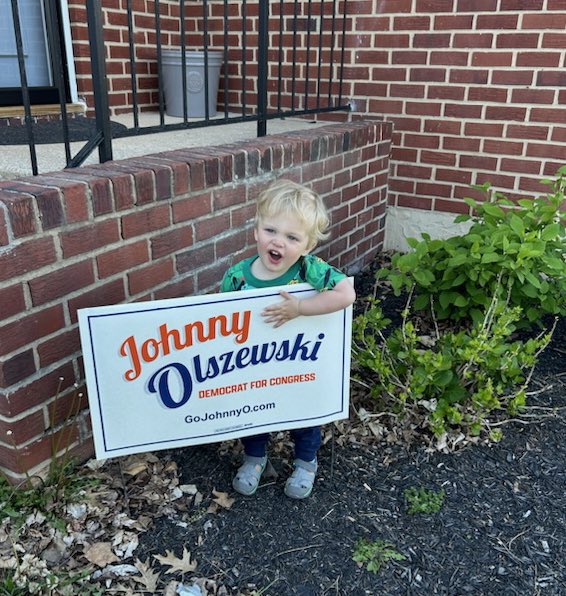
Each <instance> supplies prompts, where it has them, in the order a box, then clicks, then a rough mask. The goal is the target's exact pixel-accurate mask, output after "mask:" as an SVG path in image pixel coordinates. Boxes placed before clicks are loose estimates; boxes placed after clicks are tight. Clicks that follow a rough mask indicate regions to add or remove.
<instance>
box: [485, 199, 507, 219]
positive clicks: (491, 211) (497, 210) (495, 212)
mask: <svg viewBox="0 0 566 596" xmlns="http://www.w3.org/2000/svg"><path fill="white" fill-rule="evenodd" d="M483 209H484V211H485V212H486V213H487V214H488V215H491V216H492V217H495V218H497V219H504V218H505V212H504V211H503V209H501V207H498V206H497V205H493V204H492V203H485V205H484V206H483Z"/></svg>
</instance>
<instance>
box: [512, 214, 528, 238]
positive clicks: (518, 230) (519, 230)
mask: <svg viewBox="0 0 566 596" xmlns="http://www.w3.org/2000/svg"><path fill="white" fill-rule="evenodd" d="M509 225H510V226H511V229H512V230H513V231H514V232H515V234H517V236H519V237H520V238H523V237H524V236H525V226H524V224H523V220H522V219H521V218H520V217H519V216H518V215H517V214H516V213H512V214H511V218H510V220H509Z"/></svg>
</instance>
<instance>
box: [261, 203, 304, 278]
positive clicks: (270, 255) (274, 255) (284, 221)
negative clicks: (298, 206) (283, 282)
mask: <svg viewBox="0 0 566 596" xmlns="http://www.w3.org/2000/svg"><path fill="white" fill-rule="evenodd" d="M308 232H309V230H308V229H307V228H306V227H305V224H304V223H302V222H301V221H300V219H299V218H298V217H297V216H295V215H293V214H291V213H281V214H278V215H273V216H270V217H267V218H265V219H260V220H259V223H258V225H257V227H256V228H255V229H254V236H255V239H256V242H257V252H258V255H259V263H257V264H258V266H259V267H258V271H257V273H259V275H258V277H260V278H263V279H274V278H276V277H279V276H280V275H283V274H284V273H285V272H286V271H287V270H288V269H289V268H290V267H292V266H293V265H294V264H295V263H296V262H297V261H298V260H299V258H300V257H301V256H302V255H305V254H307V253H308V252H310V250H311V249H312V248H313V247H312V246H311V242H310V239H309V234H308Z"/></svg>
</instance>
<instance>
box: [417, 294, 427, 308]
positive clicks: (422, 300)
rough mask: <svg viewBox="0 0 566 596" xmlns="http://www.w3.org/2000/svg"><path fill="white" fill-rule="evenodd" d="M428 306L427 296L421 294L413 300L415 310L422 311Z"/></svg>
mask: <svg viewBox="0 0 566 596" xmlns="http://www.w3.org/2000/svg"><path fill="white" fill-rule="evenodd" d="M428 305H429V297H428V295H427V294H421V295H420V296H417V297H416V298H415V310H424V309H425V308H427V307H428Z"/></svg>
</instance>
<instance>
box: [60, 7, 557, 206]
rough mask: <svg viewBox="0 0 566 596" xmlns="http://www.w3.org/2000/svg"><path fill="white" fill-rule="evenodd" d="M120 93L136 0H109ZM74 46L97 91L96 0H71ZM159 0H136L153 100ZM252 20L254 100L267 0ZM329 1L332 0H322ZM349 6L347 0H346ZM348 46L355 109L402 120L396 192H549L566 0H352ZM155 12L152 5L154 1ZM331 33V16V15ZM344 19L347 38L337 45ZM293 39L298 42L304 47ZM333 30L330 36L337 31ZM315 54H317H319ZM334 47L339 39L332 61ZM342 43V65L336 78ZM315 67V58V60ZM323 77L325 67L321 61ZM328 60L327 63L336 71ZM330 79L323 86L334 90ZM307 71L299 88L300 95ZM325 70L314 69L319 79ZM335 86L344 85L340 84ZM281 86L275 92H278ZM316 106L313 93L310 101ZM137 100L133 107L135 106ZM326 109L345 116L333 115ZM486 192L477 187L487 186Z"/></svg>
mask: <svg viewBox="0 0 566 596" xmlns="http://www.w3.org/2000/svg"><path fill="white" fill-rule="evenodd" d="M228 4H229V30H228V32H227V38H226V39H227V41H228V45H229V48H230V54H229V56H230V58H229V62H228V67H227V68H228V72H229V74H230V91H229V98H228V99H229V105H230V106H231V108H237V107H241V105H242V100H243V93H242V92H243V89H242V83H241V80H240V77H241V70H242V67H241V59H242V56H243V50H242V43H243V42H242V35H241V30H242V20H243V14H242V6H243V3H240V2H229V3H228ZM270 4H271V10H272V11H273V14H274V16H273V20H272V22H271V28H270V31H271V33H270V36H271V37H270V47H271V48H272V49H271V50H270V55H269V58H270V78H269V85H270V89H271V90H272V91H273V89H274V85H275V81H276V79H277V76H278V74H279V72H280V71H279V52H278V48H279V45H280V44H279V34H278V11H279V10H280V8H279V7H280V4H279V3H278V2H271V3H270ZM103 5H104V6H105V19H106V37H107V53H108V54H109V57H110V63H109V81H110V83H109V84H110V89H111V100H110V103H111V105H112V106H114V109H115V110H117V111H120V110H124V105H127V104H128V102H129V100H130V99H131V96H130V95H128V93H129V91H128V90H129V89H130V83H129V77H128V67H127V65H126V61H127V41H128V39H127V30H126V26H125V19H126V17H125V14H126V12H125V0H103ZM186 5H187V11H188V13H187V19H186V26H187V31H188V35H187V38H188V44H189V46H190V47H199V46H200V44H202V35H201V34H200V33H199V32H200V31H202V28H203V17H202V3H201V2H194V3H193V2H187V4H186ZM208 5H209V14H208V25H209V31H210V35H209V42H210V43H211V44H212V45H213V46H216V47H222V46H223V44H224V39H225V37H224V35H225V32H224V27H223V2H220V1H214V0H213V1H209V3H208ZM71 6H72V8H71V15H72V21H73V23H74V24H73V36H74V38H75V42H74V47H75V52H76V54H77V56H78V57H77V69H78V72H79V73H82V75H84V76H82V77H81V76H80V78H79V87H80V89H81V91H80V92H81V94H83V95H88V91H89V85H90V84H91V82H90V78H89V77H88V75H87V73H88V72H89V71H90V66H89V64H88V60H87V59H86V58H85V56H88V45H87V41H86V39H87V37H86V30H85V24H84V23H85V22H86V19H85V15H84V8H83V6H84V0H74V1H72V2H71ZM153 6H154V5H153V2H151V1H150V0H134V8H135V11H136V13H135V23H136V44H137V46H138V55H137V58H138V62H137V64H138V68H139V72H140V75H139V81H140V88H142V89H144V95H142V97H141V98H140V99H141V105H142V107H143V108H153V109H155V106H156V105H157V94H156V81H157V79H156V64H155V56H156V50H155V23H154V18H153V10H154V8H153ZM246 6H247V15H246V23H247V26H248V28H249V29H250V31H251V32H252V33H251V35H250V37H249V40H248V43H249V46H248V50H247V53H246V59H247V60H248V66H249V70H248V72H247V78H246V80H245V83H244V84H245V86H246V90H247V94H246V100H247V102H248V105H250V106H253V105H254V101H255V95H254V94H255V90H256V87H255V85H256V81H255V78H254V75H255V71H254V67H253V64H254V61H255V59H256V57H257V56H256V51H255V33H254V32H255V31H257V2H253V1H252V2H248V3H246ZM296 6H297V9H298V13H299V25H300V26H301V24H302V25H304V29H305V30H306V15H307V6H308V4H307V2H306V1H305V0H301V1H300V2H298V3H297V5H296ZM320 6H321V5H320V3H317V2H313V3H312V4H311V8H312V15H313V19H314V22H315V31H314V33H313V34H312V38H311V44H312V45H313V47H317V45H318V40H319V38H318V34H317V31H319V30H320V28H321V24H320V23H321V17H320V12H321V8H320ZM324 6H325V11H326V12H327V11H328V10H331V9H332V6H333V3H332V2H329V1H328V0H327V1H326V2H325V3H324ZM336 6H337V7H338V11H339V12H340V13H341V12H342V11H343V10H344V6H345V5H344V3H343V2H338V3H336ZM283 7H284V10H285V12H286V17H285V18H286V21H285V33H284V36H283V48H284V52H283V62H282V71H281V72H282V73H283V76H284V77H287V79H286V81H285V85H284V87H285V89H286V91H287V95H286V96H285V97H283V103H282V105H283V106H284V107H288V106H289V105H290V92H291V89H290V79H289V78H288V77H289V75H290V72H291V70H290V68H291V66H290V65H291V63H292V61H293V58H295V60H296V62H297V66H296V69H297V70H296V75H297V76H298V77H299V78H301V77H304V76H305V74H306V66H305V65H306V55H305V52H304V44H305V41H306V33H305V31H303V32H301V33H299V35H298V37H297V38H296V39H294V38H293V36H292V35H291V34H290V32H289V29H290V26H291V24H292V22H293V18H292V12H293V10H294V8H295V3H286V4H283ZM346 7H347V8H346V9H347V11H348V15H349V16H348V21H347V26H346V31H347V36H346V48H347V50H346V53H345V62H346V67H345V69H344V77H345V82H344V86H343V89H342V90H343V93H344V96H345V97H346V98H351V105H352V108H353V114H354V117H366V116H367V115H368V114H369V115H372V116H379V117H385V118H387V119H389V120H391V121H392V122H393V123H394V125H395V134H394V151H393V162H392V163H393V168H392V172H391V174H392V176H391V194H390V199H391V204H392V205H396V206H402V207H416V208H419V209H432V210H439V211H448V212H450V211H452V212H459V211H462V210H463V209H465V208H466V207H465V205H464V204H463V202H462V200H461V199H462V197H463V196H464V195H470V194H476V193H474V191H471V190H470V188H469V185H470V184H481V183H483V182H486V181H489V182H491V183H492V184H493V185H494V186H495V188H496V189H497V190H500V191H502V192H504V193H506V194H509V195H510V196H516V195H525V194H530V193H533V192H540V191H541V190H542V189H541V187H540V185H539V184H538V180H539V178H540V177H542V176H551V175H552V174H554V172H555V171H556V170H557V168H558V166H559V165H561V164H563V163H564V162H565V161H566V32H565V30H566V0H359V1H352V0H349V1H348V2H347V3H346ZM161 11H162V14H163V16H164V18H165V20H164V31H163V37H162V41H163V43H164V45H171V44H173V45H176V44H177V43H178V41H179V34H178V31H179V28H180V24H179V19H178V3H176V2H173V1H172V0H171V1H168V0H163V1H162V2H161ZM144 13H145V14H144ZM322 23H323V24H322V29H323V31H324V36H325V37H324V39H325V40H326V41H327V40H328V39H329V36H330V32H329V27H330V21H329V20H328V19H327V20H325V19H324V18H323V19H322ZM339 40H340V31H338V36H337V45H339ZM294 43H295V46H296V52H295V51H294V50H293V47H294ZM325 43H326V42H325ZM312 58H313V61H312V62H311V65H312V64H315V63H316V59H317V56H316V55H313V57H312ZM329 58H330V56H329V54H328V52H326V53H325V55H324V60H325V61H327V60H328V59H329ZM337 62H338V54H335V55H334V60H333V64H334V70H333V73H332V76H333V77H334V80H335V81H336V80H337V79H336V77H337V75H338V74H339V73H338V71H337ZM311 71H312V67H311ZM310 74H311V76H314V75H315V74H316V73H314V72H311V73H310ZM329 74H330V70H329V69H328V68H327V67H325V69H324V73H323V75H329ZM324 84H325V83H324V82H323V85H322V87H321V91H322V97H323V98H324V97H325V91H326V88H325V87H324ZM303 89H304V84H303V86H301V83H300V81H299V86H298V87H297V89H296V91H297V96H296V98H295V101H296V106H297V107H301V105H302V103H301V102H302V101H303V100H302V98H303V96H302V93H301V92H302V90H303ZM313 90H314V83H313V81H312V79H311V92H312V91H313ZM334 91H336V88H335V87H334ZM275 103H276V97H275V96H274V95H271V97H270V105H272V106H273V105H275ZM311 107H312V106H311ZM126 109H128V108H126ZM326 118H333V119H340V118H342V119H343V118H344V116H343V115H341V114H332V115H329V116H326ZM476 196H478V198H479V195H476Z"/></svg>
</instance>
